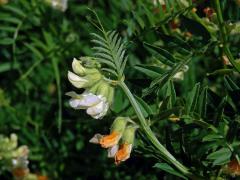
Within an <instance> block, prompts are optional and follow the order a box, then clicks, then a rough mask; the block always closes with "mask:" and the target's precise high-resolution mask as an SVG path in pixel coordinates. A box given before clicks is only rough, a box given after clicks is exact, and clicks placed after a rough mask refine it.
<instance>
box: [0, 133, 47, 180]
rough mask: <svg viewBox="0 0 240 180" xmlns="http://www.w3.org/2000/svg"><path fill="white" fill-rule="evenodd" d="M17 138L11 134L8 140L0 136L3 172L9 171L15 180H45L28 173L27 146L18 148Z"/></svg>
mask: <svg viewBox="0 0 240 180" xmlns="http://www.w3.org/2000/svg"><path fill="white" fill-rule="evenodd" d="M17 139H18V138H17V136H16V135H15V134H11V135H10V138H8V137H4V136H2V135H0V162H3V164H4V166H3V167H1V168H2V169H3V170H4V169H6V170H8V171H10V172H11V173H12V175H13V177H14V178H15V179H16V180H47V177H46V176H39V175H36V174H32V173H30V170H29V168H28V164H29V161H28V154H29V149H28V147H27V146H20V147H18V142H17Z"/></svg>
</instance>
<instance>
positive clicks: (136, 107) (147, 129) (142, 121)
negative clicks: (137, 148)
mask: <svg viewBox="0 0 240 180" xmlns="http://www.w3.org/2000/svg"><path fill="white" fill-rule="evenodd" d="M119 85H120V87H121V88H122V89H123V91H124V93H125V94H126V96H127V97H128V99H129V101H130V102H131V105H132V106H133V108H134V110H135V112H136V114H137V116H138V119H139V122H140V127H141V128H142V130H143V132H144V133H145V134H146V136H147V137H148V139H149V140H150V141H151V143H152V144H153V146H154V147H155V148H156V149H157V150H158V151H159V152H160V154H161V155H162V158H163V159H165V160H167V161H168V162H170V163H172V164H173V165H174V166H175V167H176V168H177V169H178V170H179V171H181V172H182V173H183V174H184V175H185V176H187V177H190V178H193V179H196V177H194V175H193V174H192V173H191V172H190V171H189V169H188V168H187V167H185V166H184V165H182V164H181V163H180V162H179V161H177V160H176V159H175V157H174V156H173V155H172V154H170V153H169V152H168V150H167V149H166V148H165V147H164V146H163V145H162V144H161V143H160V142H159V141H158V139H157V138H156V136H155V135H154V133H153V132H152V130H151V128H150V127H149V125H148V124H147V122H146V120H145V118H144V116H143V113H142V111H141V109H140V107H139V105H138V104H137V101H136V99H135V98H134V96H133V95H132V93H131V92H130V90H129V89H128V87H127V85H126V84H125V83H124V82H123V81H120V82H119Z"/></svg>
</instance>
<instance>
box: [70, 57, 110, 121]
mask: <svg viewBox="0 0 240 180" xmlns="http://www.w3.org/2000/svg"><path fill="white" fill-rule="evenodd" d="M98 67H99V64H97V63H96V62H95V61H94V59H92V58H89V57H82V58H80V60H77V59H74V60H73V62H72V69H73V72H71V71H69V72H68V80H69V81H70V83H71V84H72V85H73V86H75V87H76V88H79V89H85V91H84V92H83V93H82V94H77V93H76V92H73V91H72V92H68V93H66V95H68V96H70V97H71V99H70V101H69V104H70V106H71V107H72V108H74V109H85V110H86V112H87V114H89V115H90V116H91V117H93V118H94V119H101V118H102V117H103V116H105V115H106V114H107V111H108V109H109V106H110V105H111V103H112V100H113V95H114V88H113V87H112V86H111V85H110V84H109V83H108V82H107V80H106V78H105V77H104V76H103V75H102V74H101V72H100V71H99V70H98V69H97V68H98Z"/></svg>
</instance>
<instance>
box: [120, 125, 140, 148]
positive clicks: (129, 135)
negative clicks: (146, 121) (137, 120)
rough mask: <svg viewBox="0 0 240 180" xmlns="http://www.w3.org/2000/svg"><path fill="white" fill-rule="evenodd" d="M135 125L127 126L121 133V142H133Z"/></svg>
mask: <svg viewBox="0 0 240 180" xmlns="http://www.w3.org/2000/svg"><path fill="white" fill-rule="evenodd" d="M136 129H137V128H136V126H132V125H130V126H127V127H126V129H125V130H124V133H123V135H122V143H127V144H134V140H135V132H136Z"/></svg>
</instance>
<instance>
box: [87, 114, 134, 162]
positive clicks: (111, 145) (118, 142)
mask: <svg viewBox="0 0 240 180" xmlns="http://www.w3.org/2000/svg"><path fill="white" fill-rule="evenodd" d="M129 122H131V120H130V119H129V118H127V117H117V118H116V119H115V120H114V122H113V124H112V127H111V130H110V134H109V135H101V134H95V135H94V137H93V138H92V139H90V142H91V143H94V144H100V145H101V147H102V148H107V149H108V157H109V158H114V159H115V164H117V165H118V164H119V163H120V162H122V161H126V160H127V159H128V158H129V157H130V153H131V151H132V147H133V144H134V139H135V131H136V126H134V125H128V123H129Z"/></svg>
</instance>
